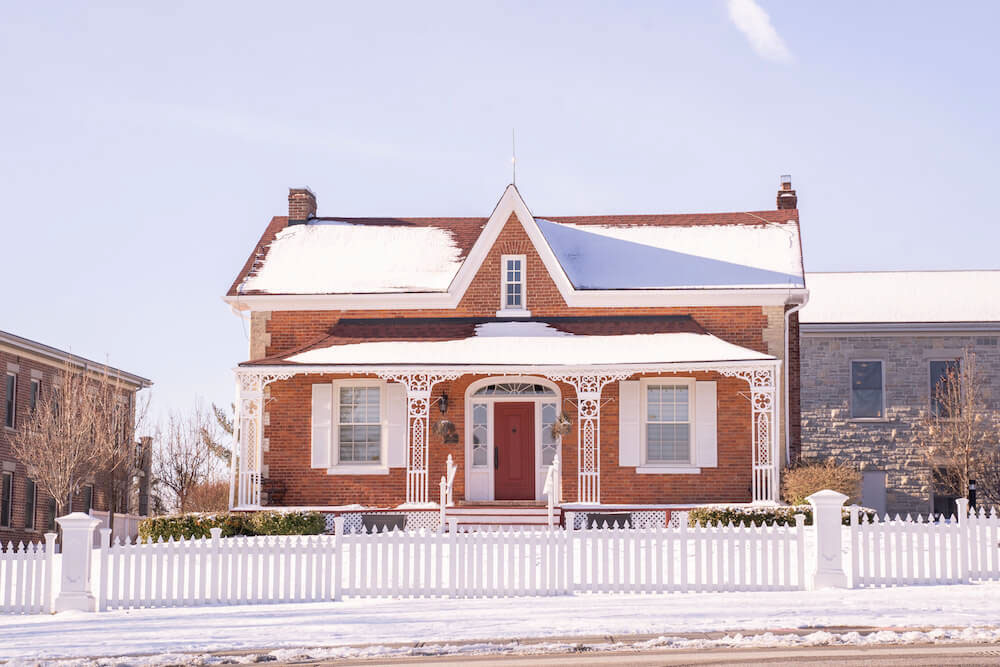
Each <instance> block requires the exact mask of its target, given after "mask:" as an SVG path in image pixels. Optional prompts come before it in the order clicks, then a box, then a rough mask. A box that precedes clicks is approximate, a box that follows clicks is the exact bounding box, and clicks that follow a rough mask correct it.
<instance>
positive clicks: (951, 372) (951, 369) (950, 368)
mask: <svg viewBox="0 0 1000 667" xmlns="http://www.w3.org/2000/svg"><path fill="white" fill-rule="evenodd" d="M959 371H960V365H959V362H958V359H945V360H942V361H931V363H930V373H931V377H930V387H931V414H932V415H934V416H935V417H941V418H944V419H947V418H949V417H956V416H957V415H951V414H949V406H951V409H955V408H957V407H958V406H957V401H955V400H950V398H955V399H957V398H958V397H957V396H956V395H955V391H956V390H957V386H955V387H953V386H952V383H956V382H958V380H959Z"/></svg>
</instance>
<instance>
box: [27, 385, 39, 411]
mask: <svg viewBox="0 0 1000 667" xmlns="http://www.w3.org/2000/svg"><path fill="white" fill-rule="evenodd" d="M41 393H42V381H41V380H32V381H31V397H30V399H29V401H28V407H29V408H30V409H31V412H32V414H34V412H35V410H36V409H37V408H38V399H39V397H40V396H41Z"/></svg>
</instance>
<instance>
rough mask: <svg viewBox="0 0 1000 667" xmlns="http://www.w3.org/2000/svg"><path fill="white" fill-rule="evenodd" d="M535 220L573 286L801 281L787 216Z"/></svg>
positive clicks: (795, 231) (795, 232) (795, 234)
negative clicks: (616, 222)
mask: <svg viewBox="0 0 1000 667" xmlns="http://www.w3.org/2000/svg"><path fill="white" fill-rule="evenodd" d="M535 222H537V223H538V226H539V228H540V229H541V231H542V234H543V235H544V236H545V240H546V241H547V242H548V244H549V246H550V247H551V248H552V250H553V252H554V253H555V255H556V258H557V259H558V260H559V264H560V265H561V266H562V268H563V270H564V271H566V275H567V276H568V277H569V279H570V282H572V283H573V286H574V287H575V288H576V289H691V288H722V287H796V288H798V287H802V286H803V280H802V256H801V254H800V252H799V247H800V246H799V228H798V224H797V223H796V222H795V221H794V220H792V221H790V222H786V223H784V224H778V223H769V224H767V225H763V224H742V225H738V224H726V225H685V226H669V225H625V226H611V225H593V224H588V225H579V224H572V223H559V222H553V221H550V220H545V219H542V218H536V220H535Z"/></svg>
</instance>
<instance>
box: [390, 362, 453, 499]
mask: <svg viewBox="0 0 1000 667" xmlns="http://www.w3.org/2000/svg"><path fill="white" fill-rule="evenodd" d="M378 376H379V377H380V378H382V379H383V380H392V381H394V382H399V383H400V384H402V385H404V386H405V387H406V413H407V419H408V421H409V424H408V426H409V428H408V429H407V431H408V433H409V436H410V442H409V445H410V446H409V448H408V450H407V453H406V504H407V505H427V504H429V503H430V494H429V493H428V488H427V467H428V466H427V464H428V452H427V422H428V420H429V415H430V405H431V389H433V388H434V385H436V384H437V383H438V382H441V381H442V380H454V379H455V378H457V377H458V373H395V372H385V373H379V374H378Z"/></svg>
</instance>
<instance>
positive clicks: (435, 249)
mask: <svg viewBox="0 0 1000 667" xmlns="http://www.w3.org/2000/svg"><path fill="white" fill-rule="evenodd" d="M512 212H516V217H517V219H518V220H519V221H520V222H521V224H523V225H524V227H525V230H526V231H527V232H528V236H529V237H530V239H531V242H532V243H533V244H535V246H536V248H537V250H538V252H539V254H540V255H541V256H542V258H543V262H544V263H545V265H546V267H547V268H548V269H549V270H550V271H552V272H553V278H554V279H555V280H556V283H557V285H558V286H559V289H560V291H561V292H562V293H563V296H564V298H567V302H569V298H568V293H569V291H579V292H581V293H583V292H585V291H586V290H592V291H603V290H644V291H657V290H681V289H684V290H688V289H698V288H702V289H755V288H770V289H774V288H778V289H801V288H802V287H803V279H802V258H801V252H800V243H799V230H798V213H797V211H795V210H776V211H761V212H756V213H754V212H742V213H705V214H679V215H605V216H580V217H562V216H555V217H548V216H546V217H532V215H531V213H530V212H529V211H528V210H527V207H526V206H525V205H524V202H523V200H522V199H521V198H520V195H519V194H518V193H517V192H516V189H514V188H513V186H510V187H508V189H507V190H506V191H505V192H504V195H503V197H502V198H501V201H500V203H499V204H498V205H497V208H496V209H495V210H494V212H493V215H491V216H490V218H489V219H486V218H312V219H310V220H309V221H307V222H305V223H304V224H294V225H289V223H288V219H287V218H274V219H273V220H272V221H271V224H270V225H269V226H268V228H267V230H266V231H265V232H264V234H263V236H262V237H261V239H260V241H259V242H258V244H257V246H256V248H255V249H254V252H253V254H252V255H251V257H250V258H249V259H248V260H247V262H246V264H245V265H244V267H243V269H242V270H241V272H240V274H239V276H238V277H237V279H236V281H235V282H234V283H233V285H232V287H231V288H230V291H229V294H228V296H229V297H241V296H247V297H252V296H265V295H307V296H308V295H378V294H385V295H392V294H400V293H404V292H405V293H413V294H418V295H419V294H429V295H444V296H445V297H446V298H447V299H459V298H460V297H461V294H462V291H463V290H464V289H465V288H466V287H467V286H468V284H469V281H470V280H471V278H472V276H474V275H475V271H476V270H477V269H478V264H479V263H480V262H482V261H483V259H484V258H485V257H486V256H487V254H488V251H489V249H490V247H491V246H492V244H494V243H495V242H496V239H497V238H498V235H499V233H500V231H501V230H502V228H503V226H504V225H506V224H507V222H508V220H509V214H510V213H512ZM449 303H450V302H449Z"/></svg>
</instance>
